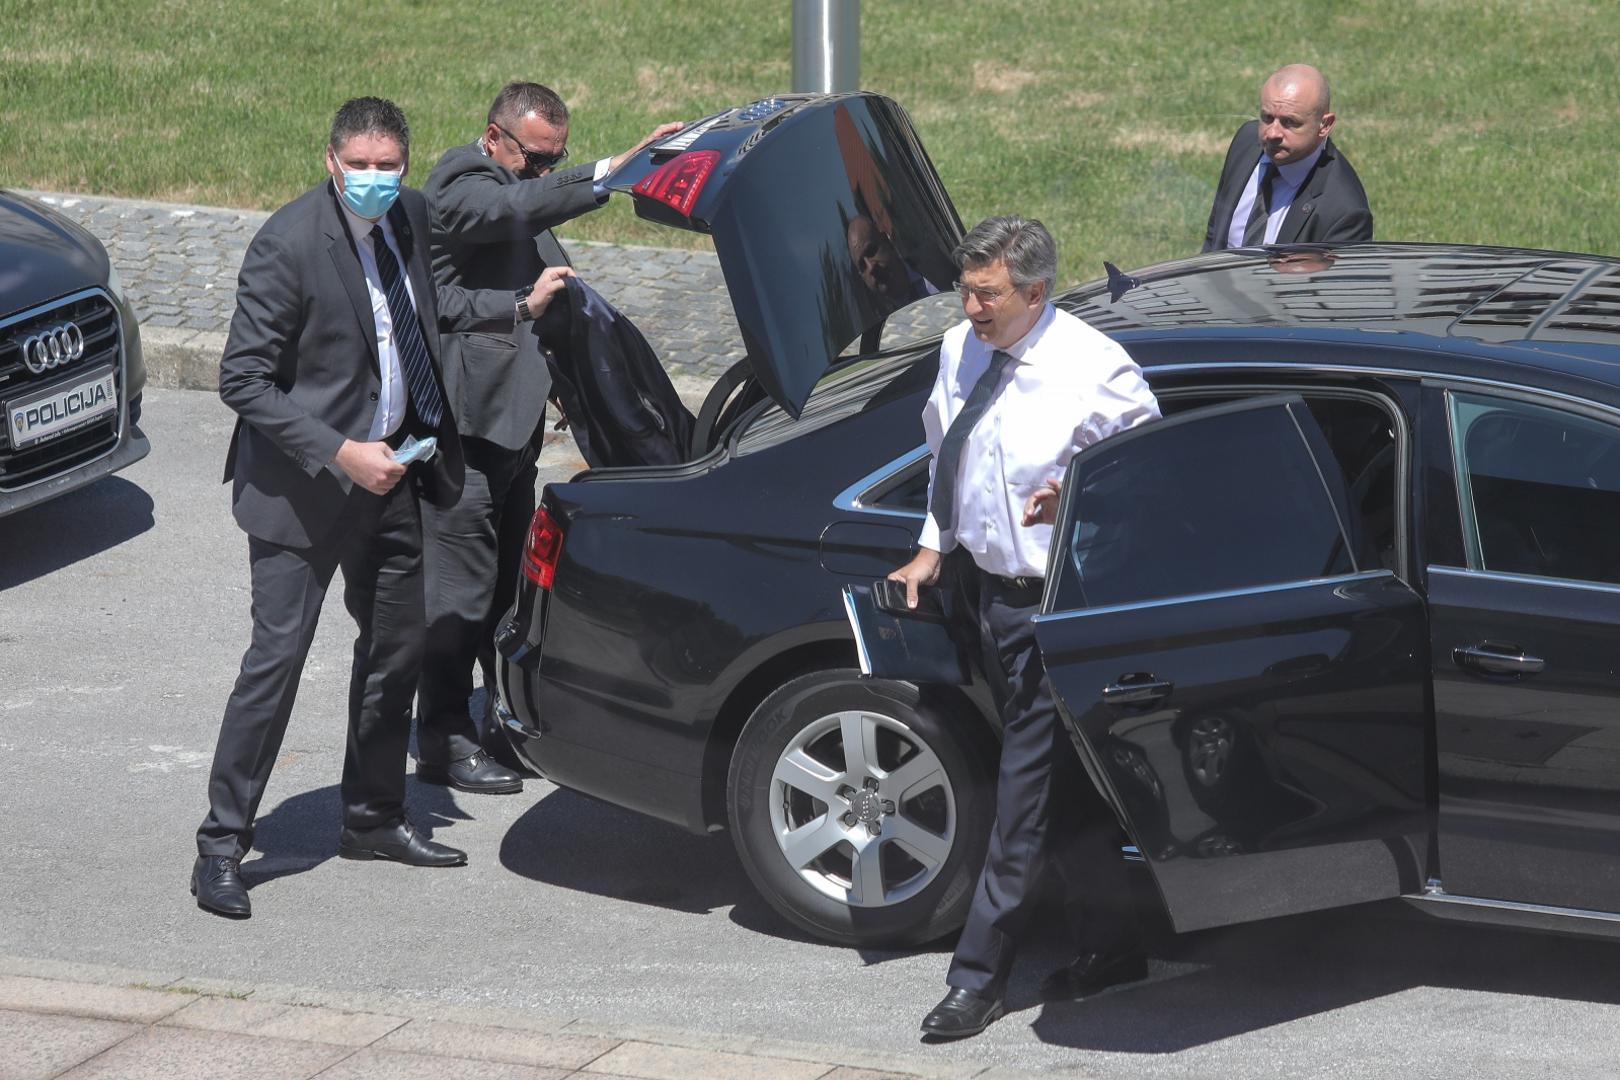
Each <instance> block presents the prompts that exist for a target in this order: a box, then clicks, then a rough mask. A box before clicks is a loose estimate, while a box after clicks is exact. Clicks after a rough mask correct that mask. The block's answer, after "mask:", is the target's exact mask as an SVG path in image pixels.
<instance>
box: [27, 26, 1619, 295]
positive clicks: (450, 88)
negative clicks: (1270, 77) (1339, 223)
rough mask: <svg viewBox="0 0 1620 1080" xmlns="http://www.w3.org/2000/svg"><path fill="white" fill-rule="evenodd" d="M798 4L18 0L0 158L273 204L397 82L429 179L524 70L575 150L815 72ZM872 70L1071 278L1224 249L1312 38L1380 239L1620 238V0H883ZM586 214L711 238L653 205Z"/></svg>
mask: <svg viewBox="0 0 1620 1080" xmlns="http://www.w3.org/2000/svg"><path fill="white" fill-rule="evenodd" d="M789 11H790V3H789V0H764V2H761V0H755V2H753V3H748V2H746V0H743V2H738V0H733V2H730V3H723V4H722V3H698V2H673V0H672V2H667V3H656V2H651V0H638V2H619V3H614V2H607V0H598V2H594V3H585V4H574V5H568V6H566V7H564V6H559V5H551V4H530V5H505V4H494V3H489V2H482V0H466V2H462V3H439V2H431V0H386V2H372V3H346V4H339V3H335V2H333V0H263V2H261V3H257V4H246V3H241V2H239V0H68V2H66V3H64V2H61V0H52V2H44V0H0V184H6V185H10V186H19V187H33V188H44V189H48V190H61V191H85V192H93V193H97V194H107V195H126V196H133V197H143V198H153V199H166V200H176V201H186V202H197V203H205V204H219V205H231V206H249V207H273V206H275V205H278V204H280V203H281V202H284V201H286V200H287V199H288V198H290V197H291V196H293V195H294V194H296V193H297V192H299V191H301V190H303V189H304V188H305V187H307V186H309V185H310V184H312V183H314V182H315V181H316V180H318V179H320V178H321V177H322V176H323V175H324V174H323V173H322V172H321V164H320V154H321V146H322V143H323V140H324V138H325V133H326V129H327V125H328V124H329V123H330V120H331V115H332V113H333V111H334V110H335V109H336V107H337V105H338V104H339V103H340V102H341V101H342V100H343V99H345V98H347V97H351V96H355V95H358V94H379V95H382V96H385V97H389V98H392V99H394V100H395V101H397V102H399V103H400V105H402V106H403V107H404V109H405V111H406V113H407V115H408V116H409V117H410V119H411V121H412V125H413V132H412V137H413V142H414V144H415V161H414V164H413V169H412V175H413V177H414V178H415V179H416V180H417V181H418V182H420V181H421V180H422V179H423V178H424V177H425V176H426V174H427V172H428V170H429V168H430V167H431V166H432V163H433V161H434V160H435V159H436V158H437V156H438V154H439V153H440V152H441V151H442V150H443V149H444V148H445V147H447V146H450V145H453V144H455V143H459V142H464V141H468V140H470V139H472V138H473V137H474V136H475V135H476V134H477V133H478V131H479V130H480V128H481V126H482V117H483V115H484V111H485V109H486V108H487V107H488V103H489V99H490V98H491V97H492V96H493V95H494V92H495V90H496V89H498V88H499V86H500V85H501V83H503V82H504V81H506V80H508V79H511V78H532V79H536V80H538V81H541V82H545V83H548V84H549V85H551V86H552V87H554V88H556V89H557V90H558V91H559V92H560V93H561V94H562V95H563V96H564V97H565V98H566V99H567V100H568V101H569V103H570V105H571V107H572V109H573V112H574V120H573V127H572V131H571V137H570V148H571V149H572V150H573V152H574V157H575V160H588V159H589V157H592V156H598V155H602V154H607V153H613V152H617V151H619V150H621V149H623V148H625V147H626V146H628V145H629V144H631V143H632V142H634V141H636V139H637V138H639V136H640V135H641V134H642V133H643V132H645V131H646V130H647V129H649V128H650V127H651V126H652V125H653V124H655V123H656V122H658V121H661V120H666V119H691V118H695V117H698V116H701V115H704V114H706V113H708V112H712V111H714V110H715V109H717V108H719V107H723V106H726V105H730V104H736V103H739V102H743V101H747V100H752V99H753V98H756V97H760V96H763V95H765V94H768V93H771V92H774V91H782V90H786V89H788V88H789V83H790V77H791V72H790V62H789V57H790V55H791V52H790V46H791V43H790V39H789ZM861 33H862V43H861V44H862V55H861V72H862V82H863V84H864V86H865V87H867V88H870V89H873V90H879V91H882V92H884V93H887V94H889V95H891V96H893V97H894V98H896V99H897V100H899V101H900V103H901V104H903V105H905V106H906V107H907V108H908V109H909V110H910V112H911V115H912V118H913V120H914V121H915V122H916V125H917V127H918V130H919V131H920V132H921V134H922V138H923V141H924V143H925V144H926V145H927V147H928V149H929V152H930V154H931V155H932V156H933V158H934V161H935V163H936V164H937V166H938V168H939V171H940V173H941V175H942V176H943V177H944V179H945V183H946V185H947V187H948V188H949V189H950V191H951V192H952V194H953V196H954V198H955V200H956V205H957V208H958V210H959V211H960V212H961V215H962V218H963V220H964V221H965V222H966V223H968V224H972V223H973V222H974V221H976V220H978V219H979V218H980V217H983V216H984V215H986V214H991V213H998V212H1008V211H1016V212H1019V213H1024V214H1030V215H1034V216H1037V217H1040V218H1042V219H1043V220H1044V221H1046V223H1047V224H1048V225H1049V226H1051V227H1052V229H1053V231H1054V232H1055V233H1056V234H1057V236H1058V240H1059V243H1060V246H1061V250H1062V254H1063V276H1064V277H1065V278H1066V279H1068V280H1083V279H1087V278H1091V277H1094V276H1096V275H1097V273H1098V272H1099V266H1100V260H1102V259H1104V258H1107V259H1111V260H1113V261H1115V262H1117V263H1120V264H1121V265H1125V266H1133V265H1142V264H1145V263H1149V262H1154V261H1157V260H1160V259H1166V258H1173V257H1176V256H1179V255H1183V254H1187V253H1190V252H1193V251H1196V250H1197V248H1198V246H1199V245H1200V243H1201V242H1202V238H1203V229H1204V221H1205V218H1206V216H1207V214H1208V212H1209V202H1210V197H1211V195H1212V193H1213V187H1214V183H1215V177H1216V174H1217V172H1218V170H1219V168H1220V163H1221V160H1222V156H1223V154H1224V152H1225V148H1226V145H1227V143H1228V141H1229V140H1230V138H1231V134H1232V132H1233V130H1235V128H1236V127H1237V125H1238V124H1239V123H1240V122H1242V121H1243V120H1244V119H1246V118H1248V117H1249V116H1250V115H1252V114H1253V112H1254V110H1255V109H1256V95H1257V93H1258V88H1259V83H1260V82H1261V81H1262V79H1263V78H1264V76H1265V75H1266V74H1267V73H1268V72H1269V71H1270V70H1271V69H1273V68H1274V67H1276V66H1277V65H1279V64H1281V63H1283V62H1287V61H1294V60H1304V61H1309V62H1313V63H1316V64H1317V65H1318V66H1320V67H1322V68H1323V69H1324V70H1325V71H1326V72H1327V74H1328V76H1329V77H1330V79H1331V80H1332V82H1333V86H1334V106H1335V111H1336V112H1337V113H1338V115H1339V126H1338V128H1337V131H1336V135H1337V141H1338V142H1339V144H1340V145H1341V146H1342V147H1343V149H1344V150H1345V151H1346V153H1347V154H1348V155H1349V156H1350V158H1351V159H1352V160H1353V161H1354V162H1355V164H1356V167H1357V170H1358V171H1359V172H1360V174H1361V177H1362V180H1363V182H1364V183H1365V185H1366V187H1367V190H1368V192H1369V195H1370V198H1371V200H1372V204H1373V211H1374V214H1375V216H1376V218H1377V236H1378V237H1379V238H1380V239H1390V240H1453V241H1469V242H1479V243H1497V244H1522V245H1532V246H1538V247H1555V248H1570V249H1576V250H1583V251H1597V252H1606V253H1610V254H1620V212H1617V210H1620V180H1617V179H1616V172H1617V169H1616V163H1617V159H1620V154H1617V150H1616V131H1617V127H1620V124H1617V121H1620V78H1617V73H1616V66H1617V62H1620V4H1616V3H1615V2H1614V0H1593V2H1583V0H1344V2H1331V0H1330V2H1325V3H1319V4H1310V5H1306V4H1298V5H1288V4H1277V3H1275V2H1271V3H1259V2H1255V0H1224V2H1215V0H1183V2H1175V0H1135V2H1130V0H1126V2H1120V0H1110V2H1106V3H1105V2H1101V0H1051V2H1029V3H1019V2H1017V0H1007V2H1005V3H1002V4H988V5H986V4H974V5H966V4H960V3H949V2H943V3H942V2H939V0H935V2H931V3H930V2H922V0H867V2H866V3H865V4H864V5H863V12H862V27H861ZM566 231H567V233H568V235H570V236H572V237H578V238H589V239H606V240H617V241H622V242H634V243H655V244H679V243H698V244H702V243H706V241H705V240H703V239H702V238H701V237H692V236H690V235H689V234H678V233H674V232H672V231H670V230H667V229H659V228H654V227H651V226H648V225H645V224H644V223H642V222H640V221H639V220H637V219H636V218H635V216H634V214H633V213H632V212H631V211H630V208H629V206H628V203H627V202H626V201H625V200H622V199H615V200H613V204H612V205H610V206H609V207H608V208H607V209H605V210H603V211H599V212H597V213H594V214H592V215H590V216H589V217H587V218H585V219H582V220H580V221H578V222H575V223H573V224H571V225H570V226H569V227H568V229H567V230H566Z"/></svg>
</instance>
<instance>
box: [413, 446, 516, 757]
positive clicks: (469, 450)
mask: <svg viewBox="0 0 1620 1080" xmlns="http://www.w3.org/2000/svg"><path fill="white" fill-rule="evenodd" d="M534 441H535V442H538V441H539V435H538V434H536V436H535V440H534ZM462 448H463V451H464V453H465V454H466V461H467V473H466V481H465V483H464V484H463V486H462V489H461V498H460V499H459V500H458V501H457V502H456V504H455V505H454V506H450V507H447V508H444V509H440V508H438V507H435V506H432V505H424V506H423V508H422V527H423V534H424V541H423V543H424V548H425V552H426V559H425V561H426V567H425V570H424V577H425V580H426V584H427V617H428V634H427V654H426V656H425V658H424V661H423V664H422V677H421V681H420V684H419V687H418V694H419V698H418V701H417V713H418V716H419V720H418V726H417V732H416V747H417V750H418V752H419V753H420V754H421V759H422V760H423V761H425V762H427V763H428V764H430V765H445V764H448V763H449V762H451V761H456V760H458V759H460V758H464V757H468V756H469V755H471V754H472V753H474V752H475V751H477V749H478V747H479V733H478V731H477V728H476V726H475V725H474V723H473V721H472V718H471V716H470V715H469V714H468V711H467V699H468V697H469V696H470V695H471V694H472V671H473V666H474V664H477V665H478V666H480V667H482V668H483V675H484V685H485V686H486V687H487V688H488V690H489V692H490V693H494V692H495V681H494V680H495V671H494V663H495V638H494V635H495V623H496V622H497V621H498V620H499V619H500V617H501V615H502V613H503V612H505V610H506V608H507V606H508V605H509V604H511V602H512V598H513V597H514V596H516V595H517V576H518V563H519V561H520V560H521V559H522V557H523V545H524V542H525V540H526V539H527V537H528V532H529V521H530V519H531V518H533V517H534V505H535V494H534V487H535V478H536V476H537V475H538V470H537V469H536V467H535V461H536V459H537V457H538V456H539V452H538V450H536V448H535V446H534V445H533V443H532V442H531V443H530V444H526V445H524V446H522V447H520V448H518V449H516V450H508V449H506V448H505V447H503V446H499V445H497V444H495V443H492V442H490V441H489V440H487V439H477V438H464V439H463V440H462Z"/></svg>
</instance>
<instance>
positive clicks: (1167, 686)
mask: <svg viewBox="0 0 1620 1080" xmlns="http://www.w3.org/2000/svg"><path fill="white" fill-rule="evenodd" d="M1175 688H1176V684H1175V683H1172V682H1163V681H1160V680H1158V679H1155V678H1154V677H1153V676H1152V675H1149V674H1147V673H1146V672H1139V673H1137V674H1135V675H1121V676H1120V677H1119V681H1118V682H1112V683H1109V684H1108V685H1107V686H1105V687H1103V691H1102V699H1103V703H1104V704H1105V705H1141V704H1143V703H1145V702H1150V701H1162V700H1163V699H1165V698H1167V697H1169V696H1170V691H1172V690H1174V689H1175Z"/></svg>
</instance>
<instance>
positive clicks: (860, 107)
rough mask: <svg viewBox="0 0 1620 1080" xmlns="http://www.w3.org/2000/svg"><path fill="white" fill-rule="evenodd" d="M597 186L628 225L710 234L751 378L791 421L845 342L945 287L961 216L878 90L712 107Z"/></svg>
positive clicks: (895, 108) (899, 112) (903, 119)
mask: <svg viewBox="0 0 1620 1080" xmlns="http://www.w3.org/2000/svg"><path fill="white" fill-rule="evenodd" d="M605 183H606V185H607V186H608V187H609V188H610V189H612V190H615V191H623V192H628V193H630V194H631V196H632V198H633V199H634V202H635V208H636V213H637V214H638V215H640V216H641V217H644V218H647V219H649V220H652V221H657V222H661V223H663V224H666V225H670V226H673V227H675V228H680V229H687V230H691V231H694V232H705V233H708V234H710V235H711V236H712V237H713V240H714V247H715V252H716V254H717V255H718V256H719V258H720V266H721V269H722V271H723V272H724V274H725V278H726V287H727V290H728V292H729V293H730V296H731V302H732V307H733V310H734V311H735V314H736V317H737V326H738V329H739V330H740V331H741V333H742V338H743V344H744V347H745V348H746V349H747V354H748V359H749V363H750V367H751V368H752V371H753V374H754V377H755V378H756V379H758V380H759V383H760V385H761V386H762V387H763V388H764V389H765V391H766V392H767V393H768V394H769V395H770V396H771V398H772V399H774V400H775V401H776V403H777V404H779V405H780V406H782V408H784V409H786V410H787V411H788V412H789V413H790V414H791V415H793V416H795V417H797V416H798V415H799V412H800V410H801V409H802V408H803V407H804V402H805V399H806V398H808V397H809V395H810V391H811V389H812V388H813V387H814V386H815V384H816V381H817V380H818V379H820V378H821V376H822V375H823V374H824V373H825V372H826V370H827V369H828V367H829V366H831V364H832V363H833V362H834V360H836V359H837V357H838V355H839V354H840V353H841V352H842V351H843V350H844V349H845V348H846V347H847V346H848V345H849V344H850V343H851V342H853V341H855V340H856V339H858V338H860V337H862V336H863V335H864V334H866V333H867V332H869V331H874V330H876V329H878V328H880V327H881V326H882V325H883V321H884V320H885V319H886V318H887V317H888V316H889V315H890V314H891V313H893V312H894V311H896V310H898V309H899V308H901V307H904V306H906V305H907V304H910V303H911V302H913V301H915V300H919V299H921V298H923V297H925V296H929V295H932V294H934V293H938V292H941V291H944V290H945V289H948V288H950V287H951V282H952V280H953V279H954V278H955V276H956V270H955V265H954V263H953V262H952V260H951V250H952V249H953V248H954V247H955V246H956V244H957V242H958V241H959V240H960V239H961V236H962V223H961V219H960V218H959V217H958V216H957V213H956V208H955V206H953V205H952V203H951V200H950V196H949V195H948V194H947V193H946V191H945V186H944V184H943V183H941V182H940V179H939V174H938V173H937V172H935V171H934V166H933V163H932V162H931V161H930V160H929V158H928V155H927V153H926V152H925V151H924V150H923V146H922V142H921V140H920V139H918V137H917V134H916V131H915V130H914V129H913V128H912V126H911V120H910V119H909V118H908V117H907V116H906V113H905V110H904V109H902V108H901V107H900V106H899V105H898V104H896V103H895V102H894V101H892V100H890V99H888V98H886V97H883V96H881V95H878V94H869V93H852V94H792V95H783V96H781V97H774V98H767V99H764V100H762V101H756V102H753V103H752V104H749V105H743V106H738V107H736V108H731V109H727V110H725V111H723V112H719V113H716V114H714V115H713V116H709V117H706V118H704V119H702V120H699V121H696V122H694V123H692V124H689V125H687V127H686V128H685V129H684V130H682V131H681V132H679V133H678V134H676V135H674V136H671V137H670V138H668V139H665V140H663V141H662V142H659V143H656V144H654V145H653V146H651V147H650V148H648V149H646V150H643V151H641V152H640V153H638V154H636V155H634V156H633V157H632V158H631V159H630V160H629V161H627V162H626V163H625V164H624V165H623V166H622V167H620V168H619V169H617V170H616V171H614V172H613V173H612V174H611V175H609V176H608V177H607V178H606V180H605Z"/></svg>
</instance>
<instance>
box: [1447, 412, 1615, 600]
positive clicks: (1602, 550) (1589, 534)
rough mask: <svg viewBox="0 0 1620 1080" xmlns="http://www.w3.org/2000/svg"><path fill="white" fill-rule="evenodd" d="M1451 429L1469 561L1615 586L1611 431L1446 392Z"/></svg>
mask: <svg viewBox="0 0 1620 1080" xmlns="http://www.w3.org/2000/svg"><path fill="white" fill-rule="evenodd" d="M1451 432H1452V445H1453V448H1454V452H1455V454H1456V464H1457V475H1458V477H1459V478H1460V481H1459V484H1458V495H1459V497H1460V500H1461V503H1462V519H1463V532H1464V542H1465V544H1466V545H1467V548H1468V564H1469V566H1471V567H1473V568H1474V569H1483V570H1494V571H1497V572H1499V573H1508V574H1533V575H1536V576H1539V577H1555V578H1567V579H1572V580H1577V581H1597V582H1605V583H1608V584H1620V542H1617V540H1616V536H1615V533H1616V527H1617V526H1620V430H1617V429H1616V428H1614V427H1613V426H1611V425H1609V424H1605V423H1601V422H1599V421H1596V420H1591V419H1588V418H1586V417H1584V416H1577V415H1575V414H1573V413H1567V412H1563V411H1561V410H1558V409H1550V408H1546V407H1544V406H1540V405H1531V404H1528V403H1526V402H1520V401H1510V400H1507V399H1505V398H1489V397H1478V396H1474V395H1469V394H1452V395H1451Z"/></svg>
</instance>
